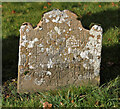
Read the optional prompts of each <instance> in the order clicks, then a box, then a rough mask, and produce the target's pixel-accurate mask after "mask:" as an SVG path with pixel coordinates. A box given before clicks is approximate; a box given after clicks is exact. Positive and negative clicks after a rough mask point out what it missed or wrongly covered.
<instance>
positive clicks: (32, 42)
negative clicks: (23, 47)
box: [27, 38, 39, 48]
mask: <svg viewBox="0 0 120 109" xmlns="http://www.w3.org/2000/svg"><path fill="white" fill-rule="evenodd" d="M37 41H39V40H38V38H35V39H34V40H33V41H29V44H28V46H27V48H33V46H34V43H35V42H37Z"/></svg>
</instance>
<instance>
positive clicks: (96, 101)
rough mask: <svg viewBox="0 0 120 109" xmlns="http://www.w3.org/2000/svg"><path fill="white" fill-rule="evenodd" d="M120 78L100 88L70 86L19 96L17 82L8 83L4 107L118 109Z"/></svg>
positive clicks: (4, 89)
mask: <svg viewBox="0 0 120 109" xmlns="http://www.w3.org/2000/svg"><path fill="white" fill-rule="evenodd" d="M119 83H120V77H117V78H116V79H115V80H113V81H111V82H109V83H108V84H106V85H105V84H104V85H102V86H101V87H98V86H94V87H93V86H91V85H88V86H79V87H75V86H70V87H68V88H63V89H61V90H54V91H46V92H36V93H33V94H30V93H24V94H18V93H17V90H16V86H17V84H16V81H13V82H11V81H7V82H5V85H4V87H3V107H39V106H40V107H43V103H45V102H48V103H50V104H52V107H106V108H107V107H118V106H119V105H120V104H119V103H120V102H119V100H120V98H119V94H120V87H119Z"/></svg>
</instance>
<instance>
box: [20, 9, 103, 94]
mask: <svg viewBox="0 0 120 109" xmlns="http://www.w3.org/2000/svg"><path fill="white" fill-rule="evenodd" d="M101 47H102V28H101V27H100V26H98V25H94V26H93V27H92V28H91V29H90V30H86V29H84V28H83V27H82V25H81V22H80V21H79V20H77V16H76V15H75V14H74V13H72V12H70V11H68V10H64V11H60V10H58V9H57V10H52V11H50V12H47V13H45V14H44V15H43V18H42V21H40V22H39V24H38V25H37V27H36V28H33V27H32V25H31V24H30V23H27V22H26V23H23V25H22V26H21V27H20V45H19V63H18V92H32V91H42V90H49V89H55V88H58V87H61V86H66V85H69V84H74V85H81V84H85V83H88V82H91V83H93V84H99V78H100V76H99V72H100V62H101Z"/></svg>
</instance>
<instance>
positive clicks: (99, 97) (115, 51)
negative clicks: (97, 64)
mask: <svg viewBox="0 0 120 109" xmlns="http://www.w3.org/2000/svg"><path fill="white" fill-rule="evenodd" d="M119 5H120V3H97V2H96V3H77V2H76V3H65V2H64V3H55V2H54V3H51V5H48V4H47V3H45V2H41V3H39V2H38V3H27V2H26V3H22V2H20V3H10V2H8V3H2V6H3V7H2V38H3V41H2V44H3V45H2V47H3V49H2V64H3V68H2V70H3V71H2V72H3V74H2V76H3V77H2V78H3V86H5V87H6V88H4V90H5V91H4V92H3V106H7V107H9V106H11V107H14V106H16V107H18V106H23V107H25V106H29V107H31V106H32V107H38V106H42V103H40V101H42V102H45V101H48V102H49V103H52V104H53V107H55V106H56V107H58V106H61V105H60V102H62V103H63V104H64V105H63V106H67V107H68V106H74V107H79V106H81V107H95V106H98V107H99V106H101V107H102V106H103V107H116V106H118V100H117V99H118V98H119V96H118V90H119V89H118V88H117V86H116V84H118V82H117V81H119V80H120V78H119V75H120V20H119V16H118V15H119V14H118V13H119V11H120V9H119V7H118V6H119ZM45 6H46V7H47V8H45ZM56 8H58V9H60V10H64V9H68V10H70V11H72V12H74V13H76V14H77V15H78V19H79V20H81V22H82V25H83V27H84V28H86V29H90V25H91V24H100V25H101V26H102V28H103V43H102V45H103V47H102V60H101V71H100V80H101V81H100V83H101V85H102V84H104V83H108V82H110V81H111V82H110V83H109V84H108V86H104V87H102V86H101V87H92V86H87V87H85V86H82V87H79V88H75V87H71V88H68V89H65V90H58V91H55V92H52V91H51V92H46V93H43V94H44V95H43V94H42V93H41V92H39V93H36V94H31V95H30V94H18V93H17V92H16V82H9V81H11V79H13V78H17V70H18V69H17V68H18V47H19V36H20V33H19V29H20V26H21V25H22V23H23V22H30V23H31V24H32V25H33V27H35V26H36V25H37V24H38V22H39V21H40V19H41V18H42V14H43V13H45V12H47V11H49V10H52V9H56ZM115 78H116V79H115ZM7 80H9V81H7ZM113 80H114V81H113ZM5 84H6V85H5ZM114 85H115V86H114ZM73 89H74V90H73ZM6 94H8V97H7V95H6ZM69 97H70V98H69ZM72 99H74V103H71V100H72ZM13 100H14V102H13ZM77 101H78V102H77Z"/></svg>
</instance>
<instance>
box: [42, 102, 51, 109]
mask: <svg viewBox="0 0 120 109" xmlns="http://www.w3.org/2000/svg"><path fill="white" fill-rule="evenodd" d="M51 107H52V104H49V103H48V102H45V103H43V109H51Z"/></svg>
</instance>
